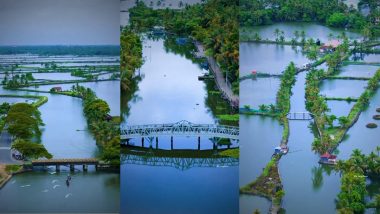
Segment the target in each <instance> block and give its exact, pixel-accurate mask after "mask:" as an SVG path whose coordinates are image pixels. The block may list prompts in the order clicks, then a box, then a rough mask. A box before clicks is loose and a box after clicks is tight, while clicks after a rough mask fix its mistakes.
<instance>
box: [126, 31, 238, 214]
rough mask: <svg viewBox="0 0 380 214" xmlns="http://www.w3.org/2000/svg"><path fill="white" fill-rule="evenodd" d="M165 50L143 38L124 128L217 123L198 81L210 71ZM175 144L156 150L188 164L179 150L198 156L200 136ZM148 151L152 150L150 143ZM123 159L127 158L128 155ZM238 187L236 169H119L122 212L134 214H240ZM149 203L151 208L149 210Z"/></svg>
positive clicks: (162, 141)
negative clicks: (141, 61)
mask: <svg viewBox="0 0 380 214" xmlns="http://www.w3.org/2000/svg"><path fill="white" fill-rule="evenodd" d="M167 45H168V43H167V42H166V43H165V42H164V39H158V40H152V39H147V38H144V42H143V57H144V59H145V62H144V64H143V66H142V67H141V69H140V71H139V73H140V75H141V77H142V80H141V81H140V82H139V83H138V91H137V92H136V93H135V95H134V98H133V99H132V100H131V101H130V102H129V104H127V105H126V106H124V107H123V109H124V111H123V112H124V114H123V117H124V124H123V125H137V124H140V125H142V124H155V123H156V124H157V123H159V124H161V123H175V122H179V121H182V120H186V121H189V122H192V123H201V124H215V123H218V119H217V118H216V115H215V113H214V112H213V111H212V108H211V107H210V106H209V102H208V99H207V98H208V93H207V84H206V83H205V82H202V81H199V80H198V76H200V75H202V74H203V73H207V72H208V71H206V70H203V69H202V68H201V67H200V66H199V64H198V63H194V62H192V60H190V59H188V58H186V57H185V55H181V54H179V53H175V52H173V51H172V50H171V49H170V47H167ZM211 81H213V80H211ZM214 90H215V89H214ZM216 105H218V103H216ZM127 109H128V110H127ZM126 112H128V114H126ZM130 144H131V145H135V146H141V138H139V139H131V140H130ZM173 144H174V150H172V151H171V150H170V149H171V148H170V137H169V136H168V137H164V136H162V137H161V136H160V137H159V138H158V148H160V149H163V150H166V151H169V152H172V153H171V156H173V157H175V158H176V160H177V162H183V161H184V160H185V157H183V156H181V155H178V151H180V150H179V149H181V150H183V149H186V150H191V149H192V150H194V154H197V138H196V137H181V136H175V137H174V143H173ZM200 144H201V148H200V149H201V150H207V149H212V148H213V143H212V141H211V140H209V139H207V138H204V137H202V136H201V143H200ZM153 145H155V143H154V144H153ZM145 147H146V148H149V144H148V143H147V141H146V143H145ZM127 150H128V151H129V152H131V151H134V149H127ZM153 152H154V150H153ZM165 153H168V152H165ZM124 155H125V156H128V155H129V154H128V152H126V153H125V154H124ZM153 157H155V156H153ZM157 159H158V157H157ZM237 184H238V165H237V164H236V165H234V166H227V165H224V164H221V165H217V166H213V167H196V166H190V167H186V168H185V169H182V170H181V169H179V168H176V167H170V166H160V165H159V164H157V165H152V164H149V161H147V162H146V163H143V164H134V163H126V162H124V164H123V165H122V166H121V201H122V206H121V211H122V212H123V213H131V214H135V213H136V214H137V213H142V212H143V213H147V214H149V213H155V214H160V213H226V214H227V213H228V214H230V213H237V212H238V209H239V201H238V200H239V198H238V185H237ZM147 201H148V202H149V206H146V205H145V204H146V202H147Z"/></svg>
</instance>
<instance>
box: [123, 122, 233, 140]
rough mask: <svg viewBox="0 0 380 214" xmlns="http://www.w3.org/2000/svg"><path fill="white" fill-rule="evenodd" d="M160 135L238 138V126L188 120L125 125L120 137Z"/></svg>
mask: <svg viewBox="0 0 380 214" xmlns="http://www.w3.org/2000/svg"><path fill="white" fill-rule="evenodd" d="M162 135H168V136H173V135H183V136H205V137H219V138H230V139H239V128H238V127H234V126H222V125H216V124H193V123H190V122H188V121H180V122H178V123H169V124H150V125H135V126H126V127H123V128H122V130H121V139H127V138H134V137H157V136H162Z"/></svg>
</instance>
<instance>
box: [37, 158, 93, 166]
mask: <svg viewBox="0 0 380 214" xmlns="http://www.w3.org/2000/svg"><path fill="white" fill-rule="evenodd" d="M68 164H74V165H81V164H87V165H97V164H99V160H98V159H96V158H71V159H43V160H32V165H33V166H46V165H68Z"/></svg>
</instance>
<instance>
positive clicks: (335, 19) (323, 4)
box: [239, 0, 380, 38]
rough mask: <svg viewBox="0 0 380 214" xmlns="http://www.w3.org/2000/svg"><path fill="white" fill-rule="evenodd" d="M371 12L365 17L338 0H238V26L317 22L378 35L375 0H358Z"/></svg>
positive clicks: (366, 35)
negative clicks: (362, 0) (363, 0)
mask: <svg viewBox="0 0 380 214" xmlns="http://www.w3.org/2000/svg"><path fill="white" fill-rule="evenodd" d="M361 3H362V4H366V5H367V6H368V7H369V8H370V11H371V13H370V14H369V15H368V16H367V17H366V16H364V15H362V14H361V13H360V12H359V11H358V10H357V9H355V8H353V7H348V6H347V5H346V4H345V3H343V2H341V1H338V0H291V1H277V2H275V3H272V1H269V0H264V1H252V0H241V1H240V12H239V16H240V19H239V21H240V26H241V27H244V26H255V25H269V24H272V23H278V22H286V21H288V22H289V21H296V22H317V23H321V24H323V25H327V26H330V27H337V28H347V29H352V30H356V31H360V32H361V33H362V34H363V36H364V37H365V38H374V37H375V36H380V27H379V25H378V24H376V18H378V15H377V13H376V12H375V11H376V7H377V3H376V1H366V2H361Z"/></svg>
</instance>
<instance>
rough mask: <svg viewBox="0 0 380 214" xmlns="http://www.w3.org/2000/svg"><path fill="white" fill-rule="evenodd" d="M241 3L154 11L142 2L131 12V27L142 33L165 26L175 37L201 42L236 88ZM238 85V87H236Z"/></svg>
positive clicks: (215, 0) (224, 0)
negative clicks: (179, 36) (189, 37)
mask: <svg viewBox="0 0 380 214" xmlns="http://www.w3.org/2000/svg"><path fill="white" fill-rule="evenodd" d="M237 5H238V1H237V0H210V1H208V2H206V3H205V4H196V5H192V6H187V7H186V8H185V9H182V10H169V9H165V10H153V9H151V8H148V7H147V6H145V5H144V4H143V3H142V2H140V3H138V4H137V6H136V7H134V8H132V9H131V10H130V18H131V27H132V28H133V29H136V30H138V31H145V30H149V29H152V28H153V27H154V26H163V27H165V29H166V30H167V31H169V32H171V33H175V34H178V35H183V36H191V37H193V38H194V39H196V40H198V41H200V42H201V43H202V44H203V45H204V46H205V49H206V54H208V55H209V56H212V57H214V58H215V59H216V61H217V62H218V64H219V65H220V67H221V69H222V70H223V71H224V72H227V71H228V72H227V74H228V79H229V81H230V82H232V83H233V85H235V86H236V87H235V90H234V91H235V92H237V91H238V90H237V88H238V87H237V79H238V77H239V73H238V72H239V71H238V67H239V66H238V65H239V36H238V6H237ZM234 83H235V84H234Z"/></svg>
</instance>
